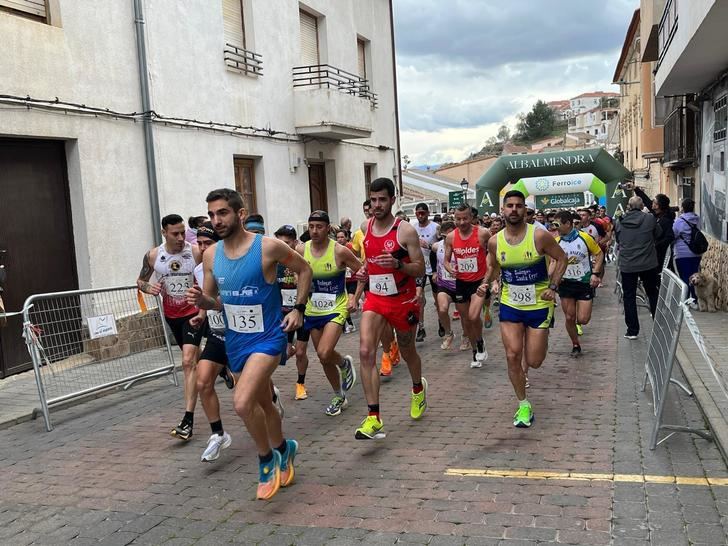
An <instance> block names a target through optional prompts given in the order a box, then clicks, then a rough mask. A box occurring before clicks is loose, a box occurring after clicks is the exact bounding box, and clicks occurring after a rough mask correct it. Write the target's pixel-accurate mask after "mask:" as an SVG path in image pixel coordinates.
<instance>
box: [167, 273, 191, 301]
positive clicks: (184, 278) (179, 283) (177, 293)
mask: <svg viewBox="0 0 728 546" xmlns="http://www.w3.org/2000/svg"><path fill="white" fill-rule="evenodd" d="M194 284H195V278H194V275H192V273H189V274H187V275H168V276H166V277H165V278H164V289H165V291H166V292H167V295H169V296H172V297H173V298H183V297H184V296H185V294H186V293H187V291H188V290H189V289H190V288H192V287H193V286H194Z"/></svg>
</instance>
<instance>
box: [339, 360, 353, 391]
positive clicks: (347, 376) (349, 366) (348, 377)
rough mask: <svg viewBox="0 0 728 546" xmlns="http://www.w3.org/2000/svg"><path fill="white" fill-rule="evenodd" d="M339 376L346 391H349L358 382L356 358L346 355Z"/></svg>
mask: <svg viewBox="0 0 728 546" xmlns="http://www.w3.org/2000/svg"><path fill="white" fill-rule="evenodd" d="M339 377H340V378H341V388H342V390H343V391H344V392H349V391H350V390H351V388H352V387H353V386H354V385H355V384H356V368H354V360H353V359H352V358H351V357H350V356H349V355H346V356H345V357H344V362H342V363H341V366H339Z"/></svg>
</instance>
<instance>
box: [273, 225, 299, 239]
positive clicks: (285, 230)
mask: <svg viewBox="0 0 728 546" xmlns="http://www.w3.org/2000/svg"><path fill="white" fill-rule="evenodd" d="M273 235H275V236H276V237H292V238H293V239H295V238H296V237H297V235H296V228H294V227H293V226H292V225H291V224H285V225H283V226H281V227H279V228H278V229H277V230H276V232H275V233H274V234H273Z"/></svg>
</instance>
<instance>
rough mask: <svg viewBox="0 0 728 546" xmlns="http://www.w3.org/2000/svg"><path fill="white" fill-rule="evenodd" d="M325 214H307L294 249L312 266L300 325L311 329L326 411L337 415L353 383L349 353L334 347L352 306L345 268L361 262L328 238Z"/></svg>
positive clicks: (359, 267) (355, 268)
mask: <svg viewBox="0 0 728 546" xmlns="http://www.w3.org/2000/svg"><path fill="white" fill-rule="evenodd" d="M330 224H331V222H330V221H329V215H328V213H326V212H325V211H322V210H316V211H314V212H312V213H311V216H309V218H308V234H309V235H310V236H311V240H310V241H308V242H307V243H305V244H303V245H298V247H297V249H296V250H297V251H298V253H299V254H301V255H302V256H303V258H304V259H305V260H306V262H308V264H309V265H310V266H311V269H312V270H313V286H312V290H311V295H310V297H309V299H308V303H307V304H306V316H305V320H304V324H303V327H304V329H305V330H307V331H309V332H311V339H312V341H313V346H314V348H315V349H316V353H317V354H318V357H319V360H320V361H321V366H322V367H323V369H324V374H326V379H328V380H329V384H330V385H331V388H332V389H333V390H334V396H333V398H332V399H331V403H330V404H329V405H328V406H327V407H326V409H325V413H326V415H330V416H335V415H339V414H340V413H341V411H342V410H343V409H345V408H346V407H347V406H348V404H349V401H348V400H347V398H346V393H347V392H349V390H351V388H352V387H353V386H354V383H356V370H355V369H354V362H353V360H352V358H351V357H350V356H349V355H346V356H344V357H342V356H341V355H340V354H339V353H338V352H337V351H336V344H337V343H338V341H339V338H340V337H341V333H342V329H343V327H344V323H345V322H346V317H347V316H348V315H349V312H351V311H354V310H355V309H356V304H355V303H354V296H353V295H351V296H349V295H347V293H346V286H345V282H346V268H347V267H348V268H350V269H352V270H354V271H359V269H361V262H360V261H359V260H357V258H356V256H354V254H352V252H351V250H349V249H348V248H346V247H345V246H342V245H340V244H338V243H337V242H336V241H334V240H333V239H329V237H328V233H329V225H330Z"/></svg>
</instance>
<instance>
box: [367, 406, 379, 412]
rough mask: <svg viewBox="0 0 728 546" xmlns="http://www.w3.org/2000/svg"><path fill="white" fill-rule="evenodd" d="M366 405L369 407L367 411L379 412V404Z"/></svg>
mask: <svg viewBox="0 0 728 546" xmlns="http://www.w3.org/2000/svg"><path fill="white" fill-rule="evenodd" d="M367 407H368V408H369V413H377V414H378V413H379V404H369V405H368V406H367Z"/></svg>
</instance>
